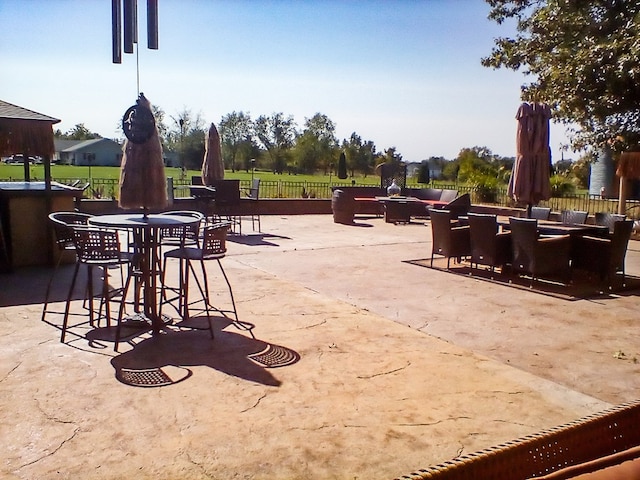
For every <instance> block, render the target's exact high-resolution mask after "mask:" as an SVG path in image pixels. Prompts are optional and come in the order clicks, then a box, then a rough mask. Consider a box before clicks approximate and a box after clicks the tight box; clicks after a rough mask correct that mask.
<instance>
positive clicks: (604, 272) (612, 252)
mask: <svg viewBox="0 0 640 480" xmlns="http://www.w3.org/2000/svg"><path fill="white" fill-rule="evenodd" d="M632 230H633V220H621V221H617V222H615V224H614V226H613V234H611V236H610V237H609V238H600V237H590V236H583V237H576V238H575V239H574V246H573V259H572V264H571V267H572V268H573V269H577V270H585V271H587V272H592V273H595V274H596V275H598V277H599V278H600V280H601V281H602V282H603V283H604V282H606V284H607V286H608V287H609V288H612V286H613V279H614V278H615V276H616V274H617V273H618V272H621V273H622V284H623V285H624V282H625V270H624V263H625V257H626V254H627V246H628V245H629V239H630V238H631V232H632Z"/></svg>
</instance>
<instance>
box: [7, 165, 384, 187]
mask: <svg viewBox="0 0 640 480" xmlns="http://www.w3.org/2000/svg"><path fill="white" fill-rule="evenodd" d="M165 173H166V175H167V177H173V178H174V181H175V180H177V179H180V178H181V171H180V169H179V168H173V167H166V168H165ZM29 175H30V177H31V180H42V179H44V167H43V166H42V165H32V166H31V167H30V169H29ZM197 175H200V171H199V170H188V171H187V173H186V175H185V176H184V178H185V179H186V180H187V181H190V180H191V177H192V176H197ZM119 176H120V168H119V167H91V171H89V167H77V166H74V165H51V177H52V178H53V179H54V180H55V179H65V180H69V179H74V180H81V181H83V182H84V181H88V180H89V178H92V179H93V178H96V179H117V178H118V177H119ZM254 177H255V178H260V179H261V180H263V181H265V182H270V181H278V180H280V181H293V182H316V183H325V182H326V183H327V184H329V183H333V182H338V181H339V182H344V180H339V179H338V177H336V176H335V175H331V177H330V176H329V175H322V174H316V175H289V174H286V173H285V174H282V175H278V174H275V173H272V172H269V171H263V170H260V171H257V170H256V171H255V172H254ZM225 178H228V179H233V180H242V181H245V180H251V172H245V171H236V172H231V171H230V170H226V171H225ZM0 180H24V167H23V165H18V164H6V163H0ZM351 180H355V181H356V183H357V184H359V185H361V184H370V185H377V184H378V183H379V182H380V179H379V177H377V176H371V175H370V176H368V177H363V176H356V177H354V178H349V181H351Z"/></svg>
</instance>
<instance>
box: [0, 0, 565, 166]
mask: <svg viewBox="0 0 640 480" xmlns="http://www.w3.org/2000/svg"><path fill="white" fill-rule="evenodd" d="M158 3H159V25H160V28H159V49H158V50H149V49H147V47H146V34H147V31H146V1H144V0H138V17H139V49H138V55H137V57H138V62H139V74H140V75H139V79H140V80H139V81H140V91H142V92H144V93H145V95H146V96H147V98H149V100H150V101H151V102H152V103H153V104H155V105H157V106H159V107H160V108H162V109H163V110H164V111H165V112H166V114H167V116H176V115H177V114H178V113H179V112H181V111H183V110H184V109H188V110H191V111H192V112H193V113H194V114H200V115H201V117H202V118H203V119H204V121H205V122H206V123H207V124H208V123H209V122H215V123H216V124H217V123H218V122H219V121H220V118H221V117H222V116H223V115H225V114H227V113H230V112H232V111H244V112H245V113H250V114H251V116H252V117H253V118H257V117H258V116H259V115H270V114H272V113H274V112H283V113H284V114H285V115H292V116H293V117H294V118H295V120H296V122H297V124H298V126H299V127H300V128H302V126H303V125H304V121H305V119H306V118H310V117H312V116H313V115H314V114H315V113H318V112H319V113H323V114H325V115H327V116H328V117H329V118H330V119H331V120H333V122H334V123H335V124H336V136H337V137H338V139H339V140H340V141H341V140H342V139H343V138H348V137H349V136H350V135H351V133H352V132H356V133H357V134H358V135H360V136H361V137H362V139H363V140H372V141H373V142H374V143H375V144H376V147H377V148H378V150H379V151H383V150H384V149H386V148H389V147H396V149H397V151H398V153H400V154H401V155H402V156H403V158H404V160H406V161H419V160H422V159H425V158H428V157H430V156H444V157H445V158H455V156H456V155H457V154H458V152H459V151H460V149H462V148H465V147H473V146H486V147H488V148H490V149H491V150H492V151H493V152H494V153H496V154H499V155H503V156H514V155H515V134H516V121H515V118H514V117H515V114H516V111H517V109H518V106H519V104H520V99H519V92H520V85H521V84H522V83H523V82H524V77H523V76H522V75H521V74H520V73H516V72H511V71H507V70H492V69H487V68H484V67H482V66H481V65H480V59H481V57H483V56H486V55H488V54H489V53H490V51H491V48H492V46H493V39H494V38H495V37H498V36H504V35H507V34H508V33H510V32H509V31H508V28H509V27H505V26H498V25H496V24H495V23H493V22H490V21H489V20H487V18H486V17H487V14H488V12H489V7H488V5H487V4H486V3H485V2H484V1H481V0H423V1H418V0H414V1H409V0H395V1H373V0H371V1H364V0H360V1H358V0H353V1H347V0H343V1H338V0H326V1H320V0H316V1H303V0H298V1H285V0H279V1H276V0H273V1H264V0H227V1H219V0H159V2H158ZM0 19H1V21H2V25H3V33H2V36H1V37H0V59H1V63H2V66H3V68H2V76H1V77H0V99H2V100H5V101H7V102H10V103H14V104H17V105H20V106H23V107H26V108H30V109H32V110H36V111H38V112H41V113H44V114H47V115H51V116H53V117H56V118H59V119H61V120H62V122H61V123H60V124H58V125H57V126H56V128H60V129H61V130H63V131H67V130H69V129H71V128H73V126H74V125H76V124H78V123H84V124H85V126H86V127H87V128H88V129H89V130H91V131H93V132H97V133H99V134H101V135H102V136H105V137H111V138H119V137H122V134H121V132H119V131H118V125H119V122H120V119H121V117H122V115H123V114H124V112H125V111H126V109H127V108H128V107H129V106H131V105H132V104H133V103H134V102H135V99H136V97H137V93H138V90H137V75H136V54H135V53H134V54H131V55H129V54H123V63H122V64H113V63H112V62H111V2H110V1H108V0H0ZM563 143H567V140H566V138H565V135H564V127H563V126H561V125H558V126H552V130H551V149H552V155H553V158H554V161H555V160H558V159H559V158H560V145H561V144H563Z"/></svg>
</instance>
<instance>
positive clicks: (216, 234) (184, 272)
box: [162, 222, 243, 338]
mask: <svg viewBox="0 0 640 480" xmlns="http://www.w3.org/2000/svg"><path fill="white" fill-rule="evenodd" d="M228 230H229V224H228V223H226V222H223V223H217V224H213V225H208V226H206V227H204V235H203V240H202V246H201V247H187V246H183V247H180V248H176V249H174V250H170V251H168V252H166V253H165V254H164V259H165V260H166V259H168V258H176V259H179V260H181V262H184V269H181V273H180V285H179V288H178V292H179V294H178V296H179V298H178V300H179V306H178V308H177V310H178V313H179V314H180V315H181V316H182V318H183V319H185V320H187V319H189V306H190V305H191V303H190V302H189V278H190V277H193V278H194V280H195V282H196V284H197V286H198V290H199V291H200V294H201V296H202V300H201V301H203V302H204V310H205V311H206V313H207V320H208V322H209V331H210V333H211V338H213V324H212V322H211V316H210V310H216V311H218V312H220V313H221V314H223V315H224V316H225V317H227V318H230V319H231V321H232V322H233V323H234V324H235V325H243V324H242V323H241V322H239V320H238V312H237V309H236V304H235V299H234V297H233V289H232V288H231V283H230V282H229V278H228V277H227V274H226V273H225V271H224V268H223V266H222V262H221V260H222V259H223V258H224V256H225V253H226V251H227V249H226V237H227V231H228ZM206 260H215V261H216V262H217V263H218V266H219V267H220V271H221V272H222V276H223V277H224V280H225V282H226V284H227V288H228V290H229V296H230V298H231V306H232V309H231V310H224V309H222V308H218V307H215V306H213V305H211V302H210V298H209V283H208V280H207V271H206V268H205V261H206ZM194 262H198V263H200V266H201V269H202V279H203V280H202V282H201V281H200V279H199V278H198V275H197V274H196V270H195V268H194V266H193V263H194ZM163 275H164V270H163ZM166 288H168V287H167V286H166V283H165V281H164V279H163V281H162V290H163V292H162V298H166V297H165V292H164V290H165V289H166ZM173 300H175V299H173ZM170 301H171V300H167V302H170ZM196 302H197V301H196ZM196 302H193V303H196ZM163 303H164V302H163ZM227 313H230V314H232V315H233V317H228V316H227V315H226V314H227Z"/></svg>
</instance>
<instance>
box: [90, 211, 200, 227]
mask: <svg viewBox="0 0 640 480" xmlns="http://www.w3.org/2000/svg"><path fill="white" fill-rule="evenodd" d="M199 221H201V218H198V217H196V216H190V215H176V214H148V215H144V214H142V213H117V214H114V215H96V216H95V217H91V218H90V219H89V224H90V225H96V226H98V227H111V228H160V227H168V226H176V225H192V224H194V223H197V222H199Z"/></svg>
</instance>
